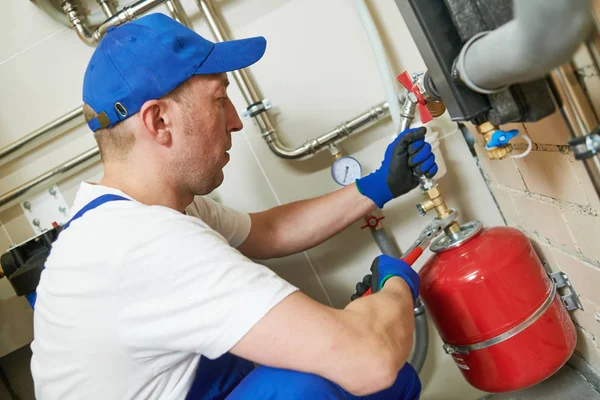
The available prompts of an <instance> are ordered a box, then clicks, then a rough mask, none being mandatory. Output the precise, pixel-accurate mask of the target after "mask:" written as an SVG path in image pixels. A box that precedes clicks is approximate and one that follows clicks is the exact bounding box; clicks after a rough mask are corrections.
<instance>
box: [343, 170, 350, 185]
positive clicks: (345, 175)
mask: <svg viewBox="0 0 600 400" xmlns="http://www.w3.org/2000/svg"><path fill="white" fill-rule="evenodd" d="M349 168H350V167H346V173H345V174H344V182H346V177H347V176H348V169H349Z"/></svg>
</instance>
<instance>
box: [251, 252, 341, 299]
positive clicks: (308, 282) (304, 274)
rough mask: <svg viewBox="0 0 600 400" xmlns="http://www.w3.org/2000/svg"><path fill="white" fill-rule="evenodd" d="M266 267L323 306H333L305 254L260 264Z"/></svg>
mask: <svg viewBox="0 0 600 400" xmlns="http://www.w3.org/2000/svg"><path fill="white" fill-rule="evenodd" d="M260 263H261V264H264V265H266V266H267V267H269V268H270V269H272V270H273V271H275V272H276V273H277V274H278V275H279V276H281V277H282V278H283V279H285V280H286V281H288V282H290V283H291V284H292V285H295V286H296V287H297V288H298V289H300V290H301V291H302V293H304V294H306V295H308V296H310V297H312V298H313V299H315V300H316V301H318V302H320V303H321V304H326V305H331V304H330V303H329V300H328V298H327V294H325V291H324V290H323V287H322V286H321V283H319V278H318V277H317V275H316V274H315V273H314V272H313V270H312V269H311V267H310V264H309V263H308V260H307V258H306V255H305V254H304V253H300V254H295V255H293V256H289V257H284V258H280V259H274V260H268V261H263V262H260Z"/></svg>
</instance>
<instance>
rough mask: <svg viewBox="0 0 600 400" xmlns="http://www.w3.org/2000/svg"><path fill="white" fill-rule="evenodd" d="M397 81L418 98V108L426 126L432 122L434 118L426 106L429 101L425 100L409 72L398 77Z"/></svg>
mask: <svg viewBox="0 0 600 400" xmlns="http://www.w3.org/2000/svg"><path fill="white" fill-rule="evenodd" d="M397 79H398V82H400V83H401V84H402V86H404V87H405V88H406V90H408V91H409V92H412V93H414V95H415V96H416V97H417V108H418V109H419V114H421V122H422V123H424V124H426V123H427V122H429V121H431V120H432V119H433V116H432V115H431V113H430V112H429V109H428V108H427V106H425V104H427V101H426V100H425V99H424V98H423V95H422V94H421V91H420V90H419V88H418V87H417V86H416V85H415V84H414V83H413V81H412V79H411V77H410V75H408V71H404V72H403V73H401V74H400V75H398V77H397Z"/></svg>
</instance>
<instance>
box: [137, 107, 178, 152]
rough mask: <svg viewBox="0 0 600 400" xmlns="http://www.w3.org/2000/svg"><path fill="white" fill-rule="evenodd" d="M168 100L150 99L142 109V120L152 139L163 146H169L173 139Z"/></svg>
mask: <svg viewBox="0 0 600 400" xmlns="http://www.w3.org/2000/svg"><path fill="white" fill-rule="evenodd" d="M169 111H170V110H169V106H168V104H167V102H165V101H163V100H148V101H147V102H145V103H144V104H143V105H142V108H141V109H140V120H141V122H142V125H143V126H144V128H146V131H147V132H148V133H149V134H150V136H151V137H152V139H153V140H154V141H155V142H157V143H158V144H160V145H162V146H169V145H171V142H172V140H173V138H172V136H171V135H172V133H171V121H170V116H169V114H168V112H169Z"/></svg>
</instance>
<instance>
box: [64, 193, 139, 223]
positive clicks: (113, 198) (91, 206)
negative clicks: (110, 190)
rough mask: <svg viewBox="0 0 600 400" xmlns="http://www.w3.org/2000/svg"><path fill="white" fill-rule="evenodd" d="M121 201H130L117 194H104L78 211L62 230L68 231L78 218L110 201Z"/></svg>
mask: <svg viewBox="0 0 600 400" xmlns="http://www.w3.org/2000/svg"><path fill="white" fill-rule="evenodd" d="M120 200H129V199H128V198H126V197H123V196H119V195H117V194H104V195H102V196H100V197H97V198H95V199H94V200H92V201H90V202H89V203H87V204H86V205H85V206H84V207H83V208H82V209H81V210H79V211H77V213H76V214H75V215H73V218H71V219H70V220H69V222H67V223H66V224H65V226H63V228H62V229H61V230H62V231H64V230H65V229H67V228H68V227H69V225H71V222H73V221H75V220H76V219H78V218H81V217H83V215H84V214H85V213H86V212H88V211H90V210H93V209H94V208H96V207H99V206H101V205H102V204H104V203H108V202H110V201H120Z"/></svg>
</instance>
